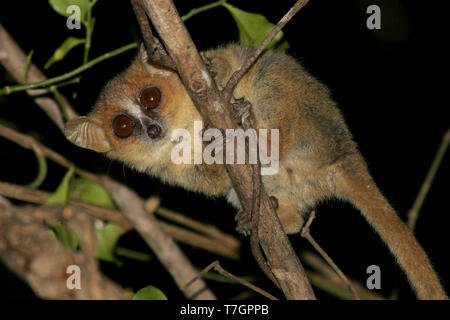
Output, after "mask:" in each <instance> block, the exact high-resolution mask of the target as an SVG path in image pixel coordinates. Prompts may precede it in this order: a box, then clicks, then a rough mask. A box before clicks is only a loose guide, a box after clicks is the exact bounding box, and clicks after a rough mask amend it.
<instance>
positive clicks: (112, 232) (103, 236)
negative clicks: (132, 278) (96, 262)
mask: <svg viewBox="0 0 450 320" xmlns="http://www.w3.org/2000/svg"><path fill="white" fill-rule="evenodd" d="M121 233H122V228H121V227H120V226H119V225H117V224H115V223H108V224H107V225H106V226H105V227H104V228H102V229H100V230H97V236H98V239H99V240H98V244H97V257H98V258H99V259H102V260H104V261H108V262H114V263H115V264H116V265H117V266H118V267H121V266H122V265H123V263H122V262H121V261H119V260H117V259H116V257H115V256H114V250H115V249H116V245H117V241H119V238H120V235H121Z"/></svg>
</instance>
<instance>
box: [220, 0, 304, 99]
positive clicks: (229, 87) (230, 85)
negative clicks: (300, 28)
mask: <svg viewBox="0 0 450 320" xmlns="http://www.w3.org/2000/svg"><path fill="white" fill-rule="evenodd" d="M308 1H309V0H298V1H297V2H296V3H295V4H294V5H293V6H292V8H291V9H290V10H289V11H288V12H287V13H286V14H285V15H284V17H283V18H281V20H280V21H279V22H278V23H277V25H276V26H275V27H273V29H272V31H270V32H269V34H268V35H267V36H266V37H265V38H264V40H263V41H262V42H261V43H260V44H259V46H258V47H257V48H256V50H255V52H254V54H253V55H252V56H251V57H249V58H248V59H247V60H246V61H245V62H244V63H243V64H242V66H240V67H239V68H238V69H237V70H236V71H235V72H234V73H233V75H232V76H231V77H230V79H229V80H228V82H227V84H226V85H225V88H224V90H223V93H224V95H225V99H227V100H229V99H230V98H231V96H232V94H233V90H234V88H235V87H236V85H237V84H238V82H239V80H241V78H242V77H243V76H244V74H245V73H246V72H247V71H248V69H250V67H251V66H252V65H253V63H254V62H255V61H256V59H258V57H259V55H260V54H261V53H262V52H263V51H264V49H265V48H266V47H267V45H268V44H269V43H270V42H271V41H272V39H273V38H275V36H276V35H277V34H278V32H280V30H281V29H283V28H284V26H285V25H286V24H287V23H288V22H289V21H290V20H291V19H292V17H293V16H294V15H295V14H296V13H297V12H298V11H299V10H300V9H301V8H303V7H304V6H305V5H306V4H307V3H308Z"/></svg>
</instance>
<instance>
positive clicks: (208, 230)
mask: <svg viewBox="0 0 450 320" xmlns="http://www.w3.org/2000/svg"><path fill="white" fill-rule="evenodd" d="M146 204H147V203H146ZM147 211H148V209H147ZM154 213H155V214H156V215H158V216H160V217H164V218H166V219H169V220H171V221H173V222H176V223H179V224H181V225H183V226H185V227H188V228H191V229H192V230H195V231H197V232H200V233H202V234H204V235H207V236H208V237H210V238H212V239H214V240H216V241H218V242H220V243H222V244H223V245H225V246H227V247H229V248H230V249H232V250H233V251H237V252H238V251H239V250H240V248H241V242H240V241H239V240H238V239H236V238H235V237H233V236H232V235H230V234H227V233H224V232H222V231H220V230H219V229H217V228H216V227H214V226H211V225H209V224H205V223H202V222H200V221H197V220H194V219H192V218H190V217H187V216H185V215H184V214H181V213H179V212H175V211H173V210H170V209H167V208H164V207H158V208H156V209H155V211H154Z"/></svg>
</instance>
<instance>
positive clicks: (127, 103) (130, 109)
mask: <svg viewBox="0 0 450 320" xmlns="http://www.w3.org/2000/svg"><path fill="white" fill-rule="evenodd" d="M119 105H120V106H121V107H122V108H124V109H125V111H126V112H127V113H128V114H129V115H130V116H133V117H134V118H135V119H140V118H141V117H142V115H143V113H142V111H141V108H140V106H139V105H138V104H136V103H135V102H134V101H133V100H131V99H130V98H128V97H125V98H123V100H122V101H121V102H120V104H119Z"/></svg>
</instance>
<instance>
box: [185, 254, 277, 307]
mask: <svg viewBox="0 0 450 320" xmlns="http://www.w3.org/2000/svg"><path fill="white" fill-rule="evenodd" d="M211 269H214V270H215V271H217V272H218V273H219V274H221V275H223V276H225V277H227V278H229V279H232V280H234V281H236V282H239V283H240V284H242V285H244V286H246V287H247V288H250V289H252V290H253V291H255V292H257V293H259V294H261V295H263V296H265V297H266V298H268V299H270V300H278V298H276V297H274V296H273V295H271V294H270V293H268V292H266V291H264V290H263V289H261V288H259V287H257V286H255V285H254V284H251V283H250V282H248V281H247V280H244V279H241V278H239V277H237V276H235V275H234V274H231V273H230V272H228V271H226V270H225V269H224V268H223V267H222V266H221V265H220V263H219V260H216V261H214V262H213V263H211V264H209V265H208V266H207V267H206V268H204V269H203V270H202V271H200V272H199V273H198V275H197V276H196V277H195V278H193V279H191V280H190V281H189V282H188V283H186V284H185V285H183V286H182V287H181V288H180V290H181V291H184V290H186V288H188V287H189V286H190V285H191V284H192V283H194V281H195V280H197V279H198V278H200V277H203V276H204V275H205V274H206V273H207V272H208V271H210V270H211Z"/></svg>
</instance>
